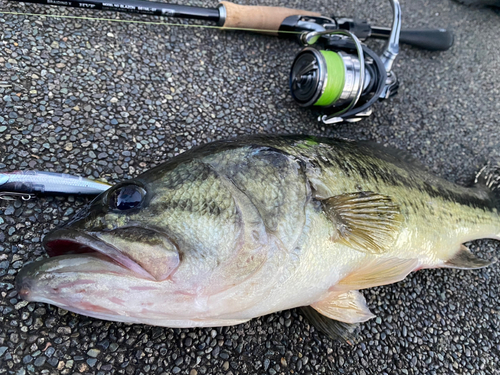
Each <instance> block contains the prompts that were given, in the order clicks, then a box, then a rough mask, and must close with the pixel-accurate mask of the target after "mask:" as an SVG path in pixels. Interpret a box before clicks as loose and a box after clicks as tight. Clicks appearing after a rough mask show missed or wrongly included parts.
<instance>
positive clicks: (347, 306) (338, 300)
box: [311, 290, 375, 324]
mask: <svg viewBox="0 0 500 375" xmlns="http://www.w3.org/2000/svg"><path fill="white" fill-rule="evenodd" d="M311 307H312V308H313V309H314V310H316V311H317V312H319V313H320V314H322V315H325V316H327V317H329V318H330V319H335V320H339V321H341V322H344V323H350V324H353V323H360V322H366V321H367V320H369V319H371V318H373V317H374V316H375V315H373V314H372V313H371V312H370V310H369V309H368V306H366V301H365V297H363V295H362V294H361V293H360V292H358V291H356V290H350V291H348V292H344V293H335V292H333V293H330V294H329V295H328V297H327V298H326V299H324V300H322V301H319V302H316V303H314V304H312V305H311Z"/></svg>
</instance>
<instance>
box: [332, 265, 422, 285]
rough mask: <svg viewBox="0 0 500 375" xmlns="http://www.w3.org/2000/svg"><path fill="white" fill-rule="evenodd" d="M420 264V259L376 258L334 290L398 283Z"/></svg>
mask: <svg viewBox="0 0 500 375" xmlns="http://www.w3.org/2000/svg"><path fill="white" fill-rule="evenodd" d="M419 264H420V263H419V261H418V259H401V258H375V259H373V260H372V261H371V262H368V263H367V264H365V265H364V266H362V267H361V268H358V269H357V270H356V271H354V272H352V273H350V274H348V275H347V276H346V277H344V278H343V279H342V280H340V282H339V283H338V284H337V285H335V287H334V288H333V289H334V290H337V291H343V290H351V289H366V288H373V287H375V286H380V285H386V284H392V283H396V282H398V281H401V280H403V279H404V278H405V277H406V276H407V275H408V274H409V273H410V272H411V271H413V270H415V269H417V268H418V266H419Z"/></svg>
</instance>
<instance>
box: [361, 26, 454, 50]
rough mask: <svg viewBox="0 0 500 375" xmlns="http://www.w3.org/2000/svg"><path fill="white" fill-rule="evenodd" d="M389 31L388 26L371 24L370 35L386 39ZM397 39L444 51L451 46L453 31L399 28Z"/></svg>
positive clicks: (413, 44)
mask: <svg viewBox="0 0 500 375" xmlns="http://www.w3.org/2000/svg"><path fill="white" fill-rule="evenodd" d="M390 32H391V29H389V28H386V27H375V26H373V27H372V30H371V35H370V37H371V38H375V39H387V38H388V37H389V34H390ZM399 41H400V42H401V43H405V44H409V45H411V46H414V47H417V48H421V49H425V50H428V51H446V50H448V49H450V48H451V46H453V33H452V32H451V31H449V30H445V29H407V30H401V34H400V36H399Z"/></svg>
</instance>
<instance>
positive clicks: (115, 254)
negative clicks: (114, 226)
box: [43, 229, 156, 281]
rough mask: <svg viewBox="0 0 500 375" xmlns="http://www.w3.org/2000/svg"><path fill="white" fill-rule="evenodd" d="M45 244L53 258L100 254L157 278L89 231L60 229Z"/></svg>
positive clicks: (103, 257) (128, 267)
mask: <svg viewBox="0 0 500 375" xmlns="http://www.w3.org/2000/svg"><path fill="white" fill-rule="evenodd" d="M43 246H44V248H45V250H46V252H47V254H48V255H49V257H51V258H55V257H58V256H63V255H72V254H89V255H94V254H99V255H100V258H101V259H103V260H105V261H109V262H112V263H117V264H119V265H121V266H123V267H124V268H126V269H128V270H130V271H132V272H133V273H134V274H135V275H137V276H138V277H140V278H144V279H148V280H153V281H155V280H156V279H155V277H153V276H152V275H151V274H150V273H149V272H148V271H146V270H145V269H144V268H143V267H141V266H140V265H139V264H138V263H137V262H135V261H133V260H132V259H130V258H129V257H128V256H126V255H125V254H123V253H122V252H121V251H119V250H118V249H117V248H116V247H114V246H112V245H110V244H109V243H107V242H106V241H103V240H102V239H100V238H97V237H96V236H93V235H91V234H88V233H82V232H79V231H76V230H69V229H59V230H56V231H54V232H52V233H49V234H48V235H47V236H46V237H45V238H44V240H43Z"/></svg>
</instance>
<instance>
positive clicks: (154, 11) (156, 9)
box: [14, 0, 220, 22]
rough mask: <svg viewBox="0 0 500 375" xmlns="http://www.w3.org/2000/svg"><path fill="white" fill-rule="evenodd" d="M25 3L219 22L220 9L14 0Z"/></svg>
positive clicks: (117, 0) (138, 0)
mask: <svg viewBox="0 0 500 375" xmlns="http://www.w3.org/2000/svg"><path fill="white" fill-rule="evenodd" d="M14 1H19V2H23V3H34V4H42V5H57V6H67V7H74V8H80V9H96V10H110V11H117V12H127V13H136V14H149V15H154V16H163V17H177V18H191V19H199V20H205V21H212V22H219V19H220V15H219V10H218V9H210V8H201V7H192V6H187V5H176V4H165V3H158V2H152V1H143V0H109V1H105V0H81V1H80V0H14Z"/></svg>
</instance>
